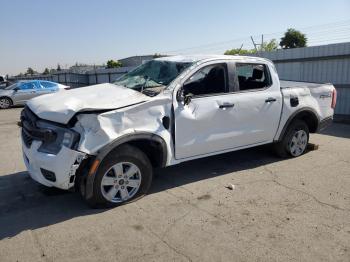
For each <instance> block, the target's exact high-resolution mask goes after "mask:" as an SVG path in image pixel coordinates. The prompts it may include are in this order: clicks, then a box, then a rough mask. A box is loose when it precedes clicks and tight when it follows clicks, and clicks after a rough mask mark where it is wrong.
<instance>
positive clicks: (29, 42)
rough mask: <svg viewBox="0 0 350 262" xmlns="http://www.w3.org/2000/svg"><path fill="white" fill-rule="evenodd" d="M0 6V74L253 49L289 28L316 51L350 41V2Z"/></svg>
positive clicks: (9, 2) (103, 0) (104, 1)
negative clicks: (140, 57) (252, 38)
mask: <svg viewBox="0 0 350 262" xmlns="http://www.w3.org/2000/svg"><path fill="white" fill-rule="evenodd" d="M0 3H1V10H2V12H1V15H0V33H1V38H0V39H1V40H0V75H1V74H17V73H19V72H24V71H25V70H26V68H27V67H29V66H31V67H33V68H34V69H35V70H38V71H42V70H43V69H44V68H45V67H53V68H55V67H56V65H57V63H60V64H61V66H63V67H66V66H70V65H72V64H74V63H75V62H80V63H89V64H94V63H95V64H101V63H104V62H106V61H107V60H108V59H118V58H123V57H127V56H132V55H142V54H154V53H156V52H157V53H190V52H191V53H208V52H210V53H223V51H224V50H226V49H228V48H231V47H232V48H233V47H239V46H240V45H241V44H242V43H243V44H244V47H246V48H250V47H251V43H250V40H249V36H250V35H253V36H255V38H256V40H257V39H260V38H258V37H259V35H260V34H262V33H264V34H266V35H265V38H266V39H270V38H272V37H277V38H278V37H280V35H281V33H282V32H283V31H285V30H286V29H287V28H289V27H293V28H297V29H300V30H302V31H305V32H306V33H310V37H309V38H310V41H311V42H310V44H312V45H315V44H326V43H328V42H342V41H346V40H347V41H350V34H349V32H350V31H349V27H350V15H349V14H350V1H349V0H333V1H331V2H330V1H326V0H319V1H316V0H308V1H306V0H304V1H301V0H300V1H299V0H295V1H280V0H279V1H275V0H271V1H261V0H260V1H255V0H251V1H233V0H227V1H225V0H216V1H209V0H187V1H185V0H176V1H170V0H148V1H146V0H127V1H126V0H125V1H116V0H115V1H112V0H110V1H108V0H99V1H86V0H85V1H83V0H74V1H73V0H70V1H69V0H60V1H56V0H51V1H47V0H46V1H44V0H23V1H19V0H0ZM346 20H347V21H346ZM341 21H342V22H341ZM332 23H334V24H332ZM318 25H325V26H324V27H320V26H318ZM312 26H315V27H312ZM322 30H323V31H322ZM269 33H276V34H272V35H268V34H269ZM347 35H349V38H348V39H345V40H344V38H345V37H346V36H347ZM241 38H242V39H241ZM222 42H223V43H222ZM202 45H208V46H202ZM190 47H194V48H193V49H188V48H190Z"/></svg>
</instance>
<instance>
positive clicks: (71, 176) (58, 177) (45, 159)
mask: <svg viewBox="0 0 350 262" xmlns="http://www.w3.org/2000/svg"><path fill="white" fill-rule="evenodd" d="M40 145H41V142H40V141H36V140H34V141H33V142H32V143H31V145H30V146H26V145H25V143H24V141H23V136H22V151H23V160H24V163H25V165H26V167H27V170H28V172H29V174H30V176H31V177H32V179H34V180H35V181H37V182H39V183H40V184H43V185H45V186H48V187H57V188H60V189H69V188H71V187H73V186H74V182H75V177H76V171H77V169H78V167H79V166H80V164H81V162H82V160H83V159H84V158H85V157H86V154H85V153H82V152H78V151H75V150H71V149H69V148H67V147H62V149H61V150H60V152H59V153H58V154H57V155H53V154H47V153H41V152H39V151H38V148H39V147H40ZM43 170H47V171H49V172H52V173H54V177H55V179H50V180H48V179H47V178H46V177H45V176H44V174H43Z"/></svg>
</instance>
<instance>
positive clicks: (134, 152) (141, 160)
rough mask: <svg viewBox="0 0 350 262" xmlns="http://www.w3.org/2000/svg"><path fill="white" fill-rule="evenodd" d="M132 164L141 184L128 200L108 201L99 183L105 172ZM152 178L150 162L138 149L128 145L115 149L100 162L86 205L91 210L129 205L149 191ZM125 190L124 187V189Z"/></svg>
mask: <svg viewBox="0 0 350 262" xmlns="http://www.w3.org/2000/svg"><path fill="white" fill-rule="evenodd" d="M123 162H124V163H125V162H128V163H132V164H133V165H135V166H137V167H138V169H139V171H140V175H141V184H140V186H139V188H138V190H137V192H136V193H135V195H133V196H132V197H131V198H130V199H128V200H126V201H123V202H118V203H115V202H111V201H108V200H107V199H106V198H105V197H104V195H103V192H102V190H103V189H102V188H101V182H102V179H103V177H104V176H105V174H106V173H107V172H110V170H111V168H112V167H113V166H114V165H116V164H118V163H123ZM152 178H153V169H152V165H151V162H150V160H149V159H148V157H147V156H146V154H145V153H143V152H142V151H141V150H140V149H138V148H136V147H133V146H130V145H122V146H120V147H118V148H117V149H115V150H113V151H112V152H111V153H110V154H109V155H107V156H106V157H105V159H103V161H102V162H101V164H100V166H99V168H98V170H97V172H96V176H95V179H94V185H93V196H92V198H90V199H88V200H87V202H88V204H89V205H90V206H91V207H93V208H103V207H115V206H119V205H123V204H125V203H129V202H132V201H135V200H137V199H140V198H141V197H143V196H144V195H145V194H146V193H147V192H148V190H149V188H150V186H151V184H152ZM125 188H126V187H125Z"/></svg>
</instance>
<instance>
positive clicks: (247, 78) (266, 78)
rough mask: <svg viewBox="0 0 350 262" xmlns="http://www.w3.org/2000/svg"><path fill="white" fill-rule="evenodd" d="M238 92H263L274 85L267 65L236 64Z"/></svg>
mask: <svg viewBox="0 0 350 262" xmlns="http://www.w3.org/2000/svg"><path fill="white" fill-rule="evenodd" d="M236 75H237V82H238V91H247V90H261V89H265V88H267V87H269V86H271V85H272V80H271V76H270V72H269V69H268V67H267V65H265V64H259V63H236Z"/></svg>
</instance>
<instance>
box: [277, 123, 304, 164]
mask: <svg viewBox="0 0 350 262" xmlns="http://www.w3.org/2000/svg"><path fill="white" fill-rule="evenodd" d="M301 130H302V131H304V132H305V134H306V145H305V147H304V146H302V147H304V149H303V150H302V151H301V152H300V151H298V154H297V155H296V154H295V153H293V152H291V145H293V142H292V139H293V137H294V136H295V135H296V133H297V132H298V131H301ZM308 142H309V128H308V126H307V124H306V123H305V122H304V121H303V120H299V119H297V120H294V121H293V122H292V123H291V124H290V125H289V126H288V129H287V131H286V132H285V134H284V136H283V139H282V141H280V142H278V143H276V144H274V149H275V152H276V154H277V155H278V156H280V157H282V158H287V157H298V156H301V155H302V154H304V153H305V151H306V148H307V144H308Z"/></svg>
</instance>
